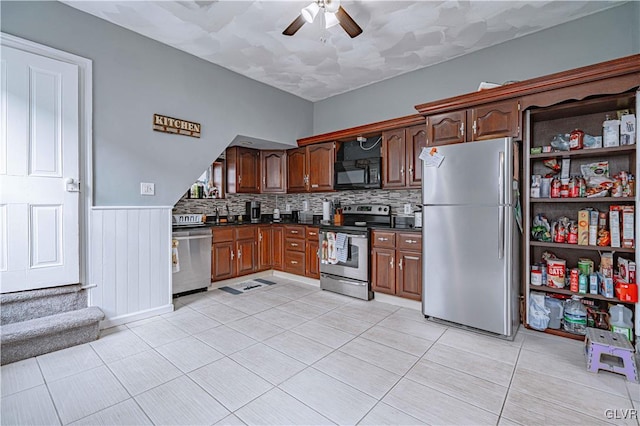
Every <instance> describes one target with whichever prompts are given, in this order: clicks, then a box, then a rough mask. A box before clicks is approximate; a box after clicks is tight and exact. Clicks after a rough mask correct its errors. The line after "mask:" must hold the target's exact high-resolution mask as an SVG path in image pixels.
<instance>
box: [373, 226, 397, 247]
mask: <svg viewBox="0 0 640 426" xmlns="http://www.w3.org/2000/svg"><path fill="white" fill-rule="evenodd" d="M371 245H372V246H373V247H382V248H395V246H396V233H395V232H393V231H376V230H373V231H372V232H371Z"/></svg>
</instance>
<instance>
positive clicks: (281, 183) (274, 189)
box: [260, 151, 287, 194]
mask: <svg viewBox="0 0 640 426" xmlns="http://www.w3.org/2000/svg"><path fill="white" fill-rule="evenodd" d="M260 172H261V174H262V179H261V181H262V185H261V187H260V192H262V193H263V194H283V193H285V192H287V153H286V151H260Z"/></svg>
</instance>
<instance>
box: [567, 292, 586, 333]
mask: <svg viewBox="0 0 640 426" xmlns="http://www.w3.org/2000/svg"><path fill="white" fill-rule="evenodd" d="M562 329H563V330H565V331H569V332H571V333H576V334H587V308H586V306H584V305H583V304H582V302H581V301H580V297H577V296H571V300H568V301H567V302H566V303H565V304H564V316H563V318H562Z"/></svg>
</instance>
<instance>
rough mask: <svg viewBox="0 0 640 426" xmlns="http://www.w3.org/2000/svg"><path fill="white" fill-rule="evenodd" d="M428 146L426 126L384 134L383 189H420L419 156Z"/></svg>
mask: <svg viewBox="0 0 640 426" xmlns="http://www.w3.org/2000/svg"><path fill="white" fill-rule="evenodd" d="M426 146H427V133H426V128H425V126H424V125H417V126H411V127H408V128H404V129H395V130H388V131H386V132H382V150H381V155H382V163H383V166H382V175H383V178H382V187H383V188H385V189H391V188H419V187H420V186H421V185H422V162H421V161H420V158H419V155H420V152H421V151H422V148H424V147H426Z"/></svg>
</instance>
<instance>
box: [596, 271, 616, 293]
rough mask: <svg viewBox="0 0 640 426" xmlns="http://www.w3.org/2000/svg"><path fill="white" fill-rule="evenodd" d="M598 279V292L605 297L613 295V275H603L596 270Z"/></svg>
mask: <svg viewBox="0 0 640 426" xmlns="http://www.w3.org/2000/svg"><path fill="white" fill-rule="evenodd" d="M598 280H599V281H600V294H601V295H603V296H604V297H607V298H610V299H611V298H613V297H614V290H613V277H605V276H604V275H602V273H600V272H598Z"/></svg>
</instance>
